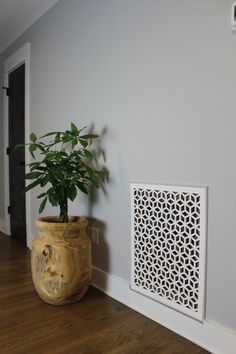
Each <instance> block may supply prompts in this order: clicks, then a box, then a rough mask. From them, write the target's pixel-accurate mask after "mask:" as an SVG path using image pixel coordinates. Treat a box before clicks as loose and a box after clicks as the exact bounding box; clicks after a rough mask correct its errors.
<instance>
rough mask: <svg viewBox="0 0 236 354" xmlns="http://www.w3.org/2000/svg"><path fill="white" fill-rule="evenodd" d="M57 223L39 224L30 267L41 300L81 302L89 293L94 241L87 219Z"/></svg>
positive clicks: (49, 219)
mask: <svg viewBox="0 0 236 354" xmlns="http://www.w3.org/2000/svg"><path fill="white" fill-rule="evenodd" d="M57 220H58V219H57V218H56V217H50V216H49V217H44V218H41V219H38V220H37V221H36V225H37V227H38V235H37V237H36V238H35V239H34V240H33V243H32V253H31V268H32V277H33V282H34V285H35V289H36V291H37V292H38V294H39V296H40V297H41V299H42V300H43V301H45V302H47V303H49V304H53V305H63V304H68V303H73V302H76V301H79V300H80V299H82V297H83V296H84V295H85V293H86V292H87V290H88V287H89V284H90V282H91V277H92V260H91V242H90V239H89V237H88V236H87V235H86V227H87V225H88V221H87V220H86V219H85V218H79V217H70V218H69V222H68V223H64V224H63V223H59V222H57Z"/></svg>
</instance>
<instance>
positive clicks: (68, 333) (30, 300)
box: [0, 233, 207, 354]
mask: <svg viewBox="0 0 236 354" xmlns="http://www.w3.org/2000/svg"><path fill="white" fill-rule="evenodd" d="M0 353H1V354H8V353H10V354H14V353H18V354H19V353H22V354H27V353H31V354H37V353H40V354H45V353H52V354H57V353H66V354H70V353H75V354H100V353H101V354H103V353H113V354H115V353H116V354H118V353H119V354H131V353H132V354H135V353H136V354H152V353H153V354H156V353H163V354H174V353H175V354H178V353H179V354H185V353H186V354H195V353H196V354H197V353H198V354H205V353H207V352H206V351H205V350H203V349H201V348H200V347H198V346H197V345H195V344H193V343H191V342H189V341H187V340H185V339H184V338H182V337H180V336H178V335H177V334H175V333H173V332H171V331H169V330H167V329H166V328H164V327H162V326H160V325H158V324H157V323H155V322H153V321H151V320H149V319H147V318H146V317H144V316H142V315H140V314H139V313H137V312H135V311H133V310H131V309H130V308H128V307H126V306H124V305H122V304H121V303H119V302H117V301H115V300H113V299H111V298H110V297H108V296H106V295H104V294H102V293H101V292H99V291H98V290H96V289H94V288H91V289H90V291H89V293H88V295H87V296H86V297H85V298H84V300H82V301H81V302H79V303H77V304H73V305H67V306H59V307H55V306H51V305H47V304H45V303H43V302H42V301H41V300H40V299H39V297H38V296H37V294H36V293H35V291H34V288H33V284H32V280H31V274H30V251H29V250H28V249H26V248H25V247H24V246H23V245H22V244H20V243H18V242H17V241H15V240H13V239H11V238H10V237H8V236H4V235H3V234H1V233H0Z"/></svg>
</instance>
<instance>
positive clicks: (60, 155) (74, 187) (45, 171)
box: [25, 123, 108, 223]
mask: <svg viewBox="0 0 236 354" xmlns="http://www.w3.org/2000/svg"><path fill="white" fill-rule="evenodd" d="M85 129H86V127H84V128H82V129H78V127H77V126H76V125H75V124H74V123H71V129H70V130H66V131H63V132H61V131H56V132H50V133H47V134H45V135H43V136H41V137H39V138H38V137H37V136H36V135H35V134H34V133H32V134H31V135H30V141H31V142H30V143H29V144H26V145H28V148H29V151H30V153H31V155H32V157H33V159H34V160H35V162H32V163H29V164H28V168H29V171H30V172H28V173H26V174H25V179H26V180H32V181H33V182H32V181H31V183H30V184H29V185H27V187H26V188H25V192H27V191H29V190H30V189H33V188H35V187H36V186H40V187H45V189H46V186H47V185H49V188H48V189H47V190H46V191H45V192H43V193H41V194H40V195H39V196H38V197H37V198H39V199H41V198H42V201H41V204H40V207H39V213H41V212H42V211H43V210H44V208H45V206H46V204H47V202H49V203H50V204H51V205H52V206H59V207H60V216H59V222H61V223H66V222H68V200H71V201H73V200H75V198H76V196H77V193H78V191H79V190H80V191H82V192H84V193H86V194H87V193H88V190H89V187H90V186H91V185H94V186H96V187H98V188H99V187H101V186H103V184H104V182H107V180H108V171H107V169H106V168H105V167H102V168H99V167H98V159H97V156H96V153H95V152H94V151H93V150H92V149H91V145H92V142H93V140H94V139H96V138H98V137H99V136H98V135H96V134H85V133H84V130H85ZM36 155H37V157H36ZM38 157H39V158H38Z"/></svg>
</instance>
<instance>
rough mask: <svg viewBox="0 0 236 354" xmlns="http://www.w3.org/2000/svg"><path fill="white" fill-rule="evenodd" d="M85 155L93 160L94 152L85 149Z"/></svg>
mask: <svg viewBox="0 0 236 354" xmlns="http://www.w3.org/2000/svg"><path fill="white" fill-rule="evenodd" d="M84 155H85V156H86V157H87V159H90V160H92V158H93V154H92V153H91V152H90V151H89V150H86V149H85V150H84Z"/></svg>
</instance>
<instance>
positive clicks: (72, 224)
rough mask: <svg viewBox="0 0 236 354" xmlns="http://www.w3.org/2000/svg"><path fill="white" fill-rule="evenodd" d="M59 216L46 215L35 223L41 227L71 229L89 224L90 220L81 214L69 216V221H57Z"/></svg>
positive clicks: (81, 227)
mask: <svg viewBox="0 0 236 354" xmlns="http://www.w3.org/2000/svg"><path fill="white" fill-rule="evenodd" d="M58 219H59V217H58V216H44V217H42V218H39V219H37V220H36V222H35V224H36V226H37V227H38V228H40V229H42V228H43V229H50V230H51V229H54V230H55V229H60V230H61V229H70V230H78V229H83V228H84V227H86V226H88V220H87V219H86V218H84V217H81V216H69V222H67V223H60V222H57V221H56V220H58Z"/></svg>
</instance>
